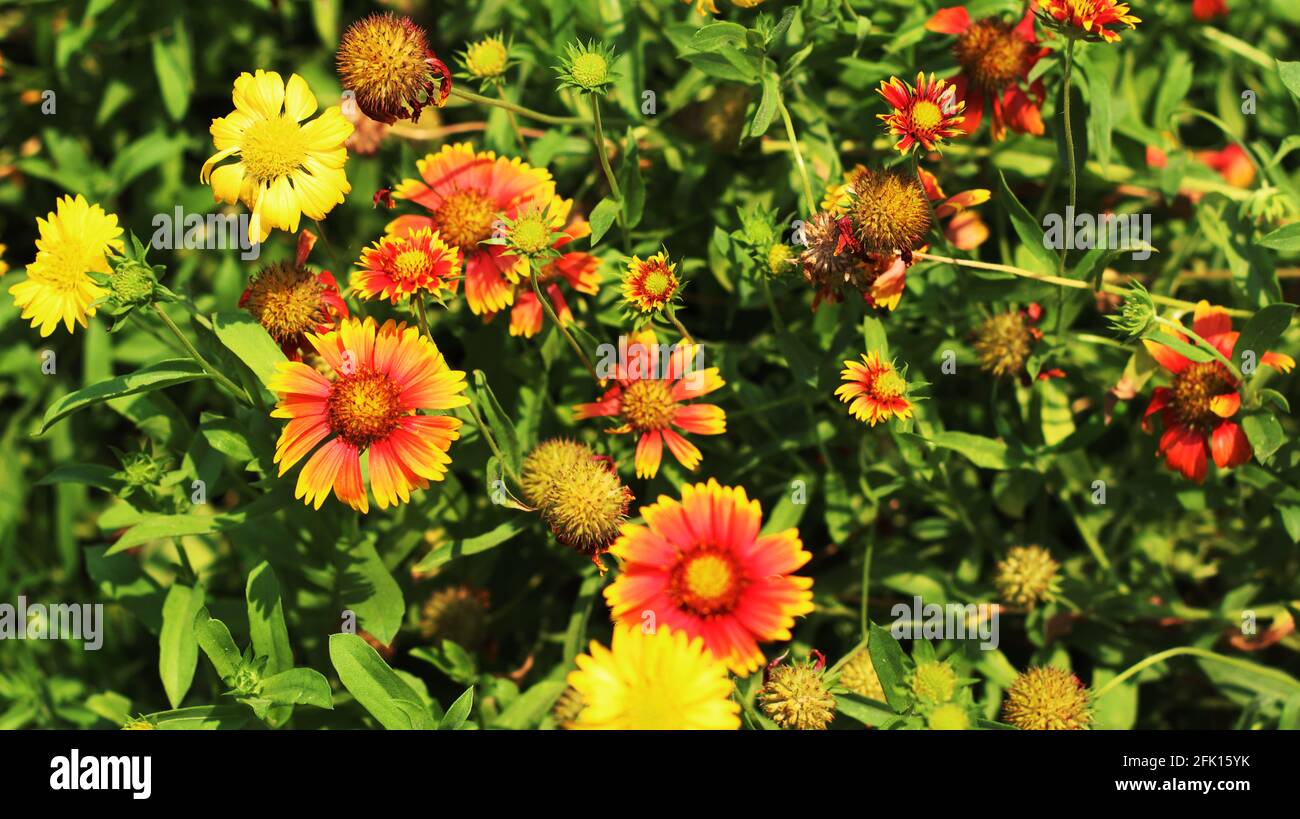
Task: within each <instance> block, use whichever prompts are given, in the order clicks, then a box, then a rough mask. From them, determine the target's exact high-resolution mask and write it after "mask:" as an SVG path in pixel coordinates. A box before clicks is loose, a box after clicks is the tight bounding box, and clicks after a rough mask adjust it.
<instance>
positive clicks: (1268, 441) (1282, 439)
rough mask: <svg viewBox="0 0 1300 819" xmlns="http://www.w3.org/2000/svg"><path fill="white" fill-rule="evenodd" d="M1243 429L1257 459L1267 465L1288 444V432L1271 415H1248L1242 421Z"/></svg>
mask: <svg viewBox="0 0 1300 819" xmlns="http://www.w3.org/2000/svg"><path fill="white" fill-rule="evenodd" d="M1241 428H1242V429H1243V430H1245V432H1246V439H1247V440H1249V441H1250V446H1251V448H1252V449H1254V450H1255V457H1256V458H1258V459H1259V460H1260V461H1261V462H1265V463H1266V462H1267V461H1268V459H1269V458H1272V457H1273V453H1274V452H1277V451H1278V450H1279V449H1280V448H1281V447H1282V444H1285V443H1286V432H1285V431H1284V430H1283V429H1282V425H1281V424H1280V423H1278V420H1277V418H1275V417H1274V416H1273V415H1272V414H1270V413H1267V412H1261V413H1256V414H1255V415H1247V416H1246V417H1245V418H1243V419H1242V421H1241Z"/></svg>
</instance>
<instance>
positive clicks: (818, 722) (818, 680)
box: [758, 660, 835, 731]
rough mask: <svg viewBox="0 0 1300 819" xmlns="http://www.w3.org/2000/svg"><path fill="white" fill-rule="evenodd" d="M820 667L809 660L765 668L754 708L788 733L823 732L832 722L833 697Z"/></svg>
mask: <svg viewBox="0 0 1300 819" xmlns="http://www.w3.org/2000/svg"><path fill="white" fill-rule="evenodd" d="M822 671H823V669H822V663H820V662H813V661H811V660H807V661H803V662H793V663H789V664H786V663H775V664H773V665H772V666H769V667H768V669H767V672H766V675H765V677H766V679H765V680H764V681H763V687H762V688H761V689H759V692H758V704H759V707H761V708H762V709H763V713H764V714H766V715H767V716H768V718H769V719H771V720H772V721H773V722H775V723H776V724H777V725H778V726H780V727H781V728H784V729H786V730H788V731H824V730H826V728H827V726H829V725H830V724H831V721H832V720H834V719H835V696H834V695H833V694H831V692H830V690H829V689H828V688H827V687H826V682H825V679H824V678H823V674H822Z"/></svg>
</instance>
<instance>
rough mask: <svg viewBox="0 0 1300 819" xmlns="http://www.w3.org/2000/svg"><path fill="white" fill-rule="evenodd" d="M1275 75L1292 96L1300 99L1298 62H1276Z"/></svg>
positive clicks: (1299, 68)
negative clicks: (1280, 79)
mask: <svg viewBox="0 0 1300 819" xmlns="http://www.w3.org/2000/svg"><path fill="white" fill-rule="evenodd" d="M1277 75H1278V76H1279V77H1281V78H1282V83H1283V84H1284V85H1285V86H1286V87H1287V89H1288V90H1289V91H1290V92H1291V93H1292V94H1293V95H1294V96H1297V97H1300V62H1288V61H1286V60H1278V61H1277Z"/></svg>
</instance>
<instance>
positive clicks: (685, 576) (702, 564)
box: [668, 547, 744, 617]
mask: <svg viewBox="0 0 1300 819" xmlns="http://www.w3.org/2000/svg"><path fill="white" fill-rule="evenodd" d="M743 588H744V578H743V575H742V574H741V572H740V569H739V567H738V566H737V565H736V561H735V558H733V557H732V556H731V554H730V553H728V552H725V551H721V550H717V549H712V548H708V547H704V548H701V549H698V550H696V551H694V552H691V553H688V554H687V555H685V556H684V557H682V559H681V560H679V561H678V563H677V565H676V566H674V567H673V570H672V574H671V576H670V578H669V581H668V591H669V594H670V595H672V597H673V599H674V600H675V601H677V604H678V605H680V606H681V607H683V608H685V609H688V610H690V611H692V612H694V613H695V614H698V615H699V616H701V617H709V616H711V615H716V614H726V613H727V612H730V611H731V610H732V609H734V608H735V607H736V603H737V602H738V601H739V599H740V592H741V590H742V589H743Z"/></svg>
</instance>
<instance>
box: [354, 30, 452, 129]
mask: <svg viewBox="0 0 1300 819" xmlns="http://www.w3.org/2000/svg"><path fill="white" fill-rule="evenodd" d="M336 59H337V61H338V69H339V78H340V79H341V80H342V81H343V87H344V88H345V89H347V90H349V91H352V92H353V93H354V94H355V95H356V100H357V106H358V107H359V108H360V109H361V110H362V111H364V112H365V114H366V116H368V117H370V118H371V119H373V120H377V121H378V122H383V123H390V124H391V123H393V122H396V121H397V120H399V119H409V120H411V121H412V122H414V121H416V120H419V118H420V111H421V110H422V109H423V108H424V106H426V105H429V104H433V105H435V106H437V107H439V108H441V107H442V105H443V103H445V102H446V101H447V95H448V94H449V93H451V71H450V70H449V69H448V68H447V66H446V65H445V64H443V62H442V61H441V60H439V59H438V58H437V57H436V56H435V55H434V53H433V52H432V51H431V50H430V49H429V40H428V37H427V35H425V33H424V29H422V28H420V27H419V26H417V25H416V24H415V23H413V22H412V21H411V18H409V17H398V16H397V15H395V14H392V13H391V12H390V13H387V14H372V15H370V16H369V17H366V18H364V19H362V20H358V21H357V22H356V23H353V24H352V26H351V27H349V28H348V30H347V31H346V32H344V34H343V39H342V41H341V42H340V43H339V50H338V54H337V55H336Z"/></svg>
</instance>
